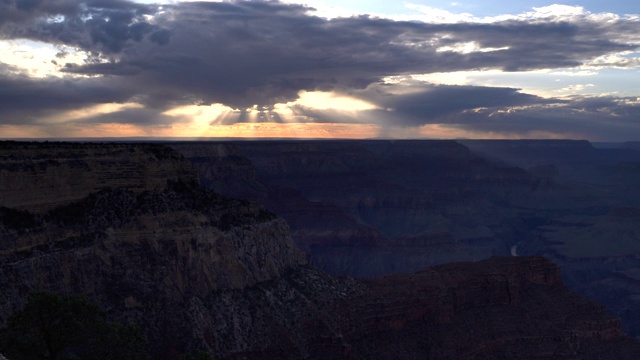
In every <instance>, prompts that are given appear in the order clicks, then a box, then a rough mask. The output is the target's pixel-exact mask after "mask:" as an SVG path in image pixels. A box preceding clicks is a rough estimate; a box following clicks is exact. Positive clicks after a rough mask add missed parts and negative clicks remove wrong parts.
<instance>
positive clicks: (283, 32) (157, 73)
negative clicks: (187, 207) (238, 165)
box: [0, 0, 640, 128]
mask: <svg viewBox="0 0 640 360" xmlns="http://www.w3.org/2000/svg"><path fill="white" fill-rule="evenodd" d="M440 15H442V16H445V15H447V14H444V13H443V14H440ZM442 16H441V17H442ZM462 20H465V21H462ZM469 21H471V22H469ZM639 22H640V21H639V20H638V19H634V18H621V17H617V18H612V17H611V16H600V17H599V16H597V14H590V13H588V12H585V11H584V10H579V9H575V8H567V7H554V8H544V9H538V10H536V11H535V12H533V13H531V14H529V15H526V16H512V17H503V18H494V19H491V20H490V21H489V20H486V21H473V19H471V20H469V16H468V15H466V14H465V15H464V16H463V17H462V18H460V21H458V22H438V23H436V22H419V21H395V20H391V19H385V18H375V17H369V16H356V17H349V18H333V19H326V18H321V17H318V16H314V13H313V11H312V9H310V8H308V7H305V6H301V5H295V4H287V3H283V2H279V1H226V2H180V3H176V4H165V5H162V6H160V5H144V4H138V3H134V2H131V1H125V0H110V1H108V0H88V1H80V0H14V1H8V0H4V1H3V0H0V38H2V39H20V38H27V39H31V40H35V41H42V42H47V43H53V44H57V45H60V46H62V45H64V46H67V47H72V48H74V49H78V50H79V51H83V52H86V54H89V55H88V57H87V59H85V61H84V63H80V64H68V65H66V66H63V68H62V69H63V73H62V74H56V75H55V76H57V78H43V79H32V78H29V77H26V76H17V75H15V74H14V73H12V72H10V71H5V72H1V71H0V86H2V89H3V90H0V109H1V110H0V115H2V116H0V119H1V120H0V122H3V123H7V122H11V123H15V124H17V123H21V122H22V123H33V122H35V121H36V119H37V118H38V117H39V116H41V115H42V114H46V113H49V112H51V111H67V110H70V109H74V108H78V109H81V108H86V107H89V106H92V105H95V104H99V103H136V104H141V106H143V108H135V109H126V110H123V111H121V112H118V113H117V114H109V115H105V114H103V115H100V116H99V117H97V118H96V119H95V120H93V121H98V122H108V121H113V122H116V123H127V122H130V123H140V124H151V123H153V122H154V118H155V119H157V120H156V121H157V122H158V123H161V124H166V123H168V122H170V121H171V120H172V119H174V120H175V117H170V116H163V115H162V114H163V113H165V112H167V111H169V110H170V109H172V108H175V107H179V106H188V105H194V104H197V105H208V104H223V105H224V106H227V107H229V108H232V109H236V110H237V111H238V114H239V115H238V116H235V117H232V118H227V119H226V120H223V121H222V120H221V121H222V123H225V124H228V123H234V122H237V121H243V120H246V119H248V118H249V114H250V113H251V112H249V111H247V110H246V109H251V108H253V106H254V105H257V108H258V109H268V110H273V108H274V106H275V105H276V104H284V103H289V102H295V101H296V99H298V97H299V94H301V91H308V92H313V91H324V92H331V93H333V94H344V95H349V96H355V97H357V98H359V99H361V100H363V101H367V102H369V103H371V104H373V107H375V108H377V109H368V110H362V111H361V115H362V114H368V115H371V116H374V117H375V119H377V120H376V121H379V122H380V123H388V124H393V125H394V126H395V125H397V126H402V127H411V126H420V125H424V124H429V123H435V122H438V121H441V122H443V123H445V124H458V123H460V124H465V126H478V127H479V128H480V127H482V126H481V125H475V124H476V122H481V120H480V115H484V116H488V115H489V114H493V113H495V114H501V113H499V112H497V111H498V110H499V109H515V108H518V107H519V109H524V108H525V107H527V106H533V107H531V108H529V110H527V111H524V110H520V111H518V112H517V113H518V114H520V115H522V116H520V117H518V118H517V119H524V115H525V114H528V116H529V118H531V116H533V115H532V114H533V113H534V112H536V111H539V112H540V113H544V114H546V110H544V109H545V108H544V106H547V105H548V104H549V103H560V101H559V100H553V99H552V100H548V99H542V98H539V97H536V96H533V95H528V94H525V93H522V92H520V91H519V90H517V89H514V88H492V87H473V86H435V85H432V84H425V83H422V84H418V83H415V84H407V83H404V84H397V85H395V86H391V85H390V84H386V83H384V82H382V79H385V78H387V77H389V76H408V75H411V74H429V73H446V72H452V71H471V70H487V69H495V70H501V71H529V70H539V69H567V68H578V67H579V66H581V65H585V64H586V65H592V66H605V65H606V64H610V63H615V64H616V66H620V67H623V66H627V67H634V66H638V62H637V61H635V60H633V59H631V60H629V61H626V60H625V59H628V57H623V58H622V59H621V57H620V56H621V55H620V54H630V53H633V52H634V51H637V49H638V47H639V46H640V35H639V34H638V32H637V28H638V25H639ZM49 60H54V61H56V62H61V61H63V60H61V59H59V58H56V59H53V58H52V59H49ZM0 61H1V58H0ZM598 64H600V65H598ZM65 74H66V75H65ZM71 75H76V77H75V78H73V79H72V77H71ZM78 75H81V76H80V77H78ZM576 101H577V100H576ZM534 105H535V106H538V107H535V106H534ZM610 105H611V108H612V109H613V108H615V107H616V106H617V107H622V108H623V109H624V111H622V112H621V113H623V114H631V113H633V111H631V110H630V109H629V108H628V105H622V104H619V103H618V104H616V103H611V104H610ZM481 108H483V109H490V110H491V111H493V112H491V113H485V112H482V111H481V112H477V113H473V110H474V109H481ZM569 108H570V107H563V108H562V109H569ZM536 109H537V110H536ZM627 110H629V111H631V112H627ZM295 111H296V112H297V113H296V115H298V116H297V117H296V119H298V120H299V121H309V122H330V121H332V122H339V121H344V122H364V121H366V120H364V119H363V118H362V117H360V116H358V115H357V114H355V115H354V114H352V116H349V117H345V116H342V118H340V114H339V113H337V112H334V113H330V111H326V109H325V110H324V111H321V110H318V109H313V108H311V107H305V106H302V105H296V106H295ZM487 111H489V110H487ZM563 111H564V110H563ZM566 111H569V110H566ZM263 112H264V111H263ZM613 113H614V112H612V114H613ZM154 114H155V117H154ZM565 115H566V114H565ZM505 116H506V115H494V118H495V117H505ZM612 116H613V115H612ZM509 118H510V119H511V118H512V117H509ZM556 118H557V116H556ZM180 119H182V118H180ZM257 119H258V121H280V122H282V121H285V120H283V119H282V118H277V117H276V116H275V115H274V116H272V117H269V116H262V117H257ZM274 119H275V120H274ZM331 119H333V120H331ZM340 119H342V120H340ZM513 119H516V118H515V117H514V118H513ZM493 120H494V119H492V121H493ZM560 120H561V119H559V121H560ZM87 121H89V120H87ZM181 121H182V120H181ZM523 121H524V120H517V121H516V122H515V123H514V124H517V125H512V126H513V127H520V128H526V126H523V125H522V123H523ZM488 123H489V124H493V123H492V122H488ZM536 123H539V124H542V123H545V124H548V126H549V127H550V128H553V124H552V123H551V122H550V121H548V122H540V121H536ZM470 124H471V125H470ZM496 124H497V123H496ZM487 126H489V125H487ZM508 126H511V125H508ZM489 127H490V126H489ZM496 128H497V125H496Z"/></svg>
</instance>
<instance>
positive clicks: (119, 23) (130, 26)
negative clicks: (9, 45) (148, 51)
mask: <svg viewBox="0 0 640 360" xmlns="http://www.w3.org/2000/svg"><path fill="white" fill-rule="evenodd" d="M155 10H156V7H153V6H146V5H141V4H136V3H133V2H130V1H124V0H88V1H79V0H2V1H1V2H0V14H1V15H0V31H1V35H2V36H1V38H26V39H31V40H38V41H44V42H50V43H54V44H65V45H70V46H78V47H81V48H83V49H86V50H92V51H100V52H108V53H118V52H120V51H122V50H123V49H124V47H125V46H126V45H127V44H129V45H130V44H131V43H135V42H139V41H141V40H142V39H143V38H144V37H145V36H146V35H148V34H151V35H152V37H153V39H154V41H155V42H156V43H166V35H165V36H162V35H158V33H160V34H162V30H163V29H161V28H159V27H157V26H155V25H152V24H149V23H148V22H147V21H146V20H145V18H144V15H148V14H151V13H153V12H154V11H155Z"/></svg>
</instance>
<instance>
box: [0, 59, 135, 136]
mask: <svg viewBox="0 0 640 360" xmlns="http://www.w3.org/2000/svg"><path fill="white" fill-rule="evenodd" d="M0 73H1V72H0ZM132 96H133V94H132V93H127V92H124V91H122V90H119V89H115V88H113V87H110V86H108V84H105V83H104V82H102V81H97V79H94V80H83V81H73V80H61V79H37V80H33V79H29V78H26V77H24V76H5V77H0V109H2V110H0V124H16V125H20V124H35V123H38V120H39V119H40V118H41V117H44V116H50V115H52V114H55V113H56V112H61V111H68V110H75V109H79V108H83V107H86V106H90V105H97V104H102V103H111V102H126V101H127V99H129V98H131V97H132Z"/></svg>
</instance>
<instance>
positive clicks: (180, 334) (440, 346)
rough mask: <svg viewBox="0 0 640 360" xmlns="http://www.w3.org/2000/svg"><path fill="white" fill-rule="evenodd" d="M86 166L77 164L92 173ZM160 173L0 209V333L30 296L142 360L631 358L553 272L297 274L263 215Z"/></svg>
mask: <svg viewBox="0 0 640 360" xmlns="http://www.w3.org/2000/svg"><path fill="white" fill-rule="evenodd" d="M3 145H5V146H8V145H6V144H3ZM12 145H18V146H22V144H12ZM49 145H50V144H47V146H49ZM29 146H33V145H29ZM82 146H88V147H90V148H92V149H94V150H92V151H96V150H95V149H96V148H97V149H100V150H99V151H98V153H99V154H100V153H105V152H107V153H109V152H113V151H116V150H117V151H125V152H134V153H135V152H140V155H141V157H142V158H143V159H154V158H155V159H158V157H156V156H155V155H153V154H154V153H155V152H157V151H158V150H161V151H162V152H163V153H164V154H166V156H167V159H168V162H169V163H170V164H171V168H173V169H174V171H180V172H187V173H189V166H188V164H187V163H186V161H185V160H184V159H183V158H182V157H181V156H179V155H177V153H176V152H174V151H172V150H171V149H168V148H160V147H155V146H150V147H149V146H147V145H144V146H139V145H107V144H102V145H95V144H83V145H80V144H74V145H73V146H71V148H72V149H73V151H74V152H78V151H79V149H81V148H82ZM112 147H113V148H112ZM128 147H131V148H133V150H128ZM62 148H63V149H64V148H65V147H64V146H63V147H62ZM56 151H58V150H55V149H50V152H52V153H53V152H56ZM62 152H64V151H62ZM85 156H86V158H83V157H79V159H78V160H79V161H80V162H84V163H92V162H93V161H94V159H93V156H94V155H92V153H89V154H88V155H85ZM59 157H60V158H62V156H59ZM98 157H99V156H98ZM129 161H132V160H129ZM154 161H155V160H154ZM152 163H153V161H152ZM13 164H14V165H12V166H13V168H12V169H13V170H12V171H14V172H18V173H19V170H20V168H19V166H17V165H15V164H16V163H15V162H14V163H13ZM25 164H27V165H26V167H27V168H29V166H31V164H32V161H31V160H26V161H25ZM125 165H126V161H124V160H122V163H121V164H119V166H118V167H113V168H112V169H121V168H122V166H125ZM156 165H160V164H156ZM156 165H153V164H151V165H150V166H151V167H152V168H154V166H156ZM167 166H168V165H167ZM125 167H126V166H125ZM178 169H179V170H178ZM86 171H87V172H89V173H90V172H92V171H94V170H92V168H89V169H87V170H86ZM72 172H73V170H72ZM144 172H145V171H144V167H143V171H142V173H144ZM40 174H41V175H40V176H45V175H43V174H50V173H47V172H43V173H40ZM157 174H159V173H157ZM165 174H166V177H165V178H160V177H159V175H157V177H156V178H155V180H154V181H156V183H158V184H162V185H158V186H155V185H154V186H152V187H150V188H142V187H140V186H138V185H133V184H140V183H139V180H138V179H139V176H131V177H130V179H131V181H130V182H128V181H119V182H117V183H116V185H112V186H109V187H102V186H101V187H100V188H99V189H98V188H96V187H95V186H94V185H91V184H92V183H93V179H95V178H96V177H97V176H98V175H92V174H84V176H85V177H84V178H83V179H92V180H90V181H89V184H83V187H84V188H85V189H88V188H90V187H91V186H93V188H94V189H95V190H93V191H92V192H89V193H88V194H87V195H85V196H83V197H81V198H79V199H77V200H71V198H66V199H65V200H64V201H62V202H60V203H57V204H56V205H55V206H54V205H52V204H53V203H54V201H53V200H55V198H54V197H50V198H49V199H47V201H44V202H42V203H46V204H48V205H47V206H46V207H41V206H39V205H38V206H34V207H33V209H34V211H29V210H25V206H24V205H22V204H21V205H18V206H10V205H12V204H13V203H9V202H7V203H0V206H2V208H1V209H0V288H1V289H2V291H1V292H0V326H1V325H2V324H3V323H4V322H5V321H6V319H7V317H8V316H9V315H10V314H11V313H12V312H13V311H14V310H16V309H17V308H19V307H20V306H21V305H22V304H23V303H24V301H25V298H26V296H27V295H28V293H29V292H31V291H36V290H38V291H50V292H57V293H66V294H78V293H80V294H86V295H88V296H89V298H90V299H92V300H93V301H96V302H98V303H99V304H100V306H101V307H102V308H103V309H104V311H105V313H106V314H107V316H108V317H109V318H110V319H112V320H115V321H118V322H124V323H134V324H137V325H138V326H140V327H141V328H142V329H143V330H144V332H145V334H146V335H147V339H148V341H149V350H150V354H151V357H152V358H154V359H178V358H180V356H181V355H183V354H186V353H195V352H197V351H205V352H207V353H209V354H211V355H213V356H215V358H220V359H256V358H259V359H301V358H308V359H365V358H366V359H389V358H394V359H415V358H434V359H453V358H468V359H473V358H495V357H503V358H544V357H547V358H568V359H573V358H575V359H577V358H580V359H599V358H611V357H613V358H618V359H636V358H637V357H638V356H640V344H639V343H638V342H637V341H635V340H633V339H630V338H628V337H626V336H624V334H623V333H622V331H621V330H620V326H619V321H618V320H617V319H616V318H615V317H613V316H611V315H610V314H609V313H608V312H607V311H606V310H604V309H603V308H602V307H601V306H598V305H596V304H594V303H592V302H590V301H588V300H585V299H584V298H581V297H579V296H577V295H575V294H574V293H572V292H570V291H569V290H567V289H566V288H565V287H564V286H563V285H562V282H561V281H560V277H559V268H558V267H557V266H556V265H554V264H552V263H551V262H549V261H547V260H545V259H543V258H539V257H521V258H492V259H490V260H486V261H482V262H477V263H458V264H450V265H443V266H438V267H433V268H429V269H426V270H423V271H421V272H418V273H415V274H396V275H392V276H388V277H383V278H377V279H370V280H366V281H365V280H355V279H353V278H348V277H333V276H330V275H327V274H326V273H323V272H321V271H319V270H316V269H314V268H312V267H309V266H306V265H305V259H304V256H303V255H302V253H301V252H300V251H299V250H298V249H297V248H296V247H295V246H294V244H293V242H292V239H291V237H290V235H289V232H288V227H287V225H286V224H285V223H284V222H283V221H282V220H280V219H279V218H277V217H276V216H275V215H274V214H273V213H271V212H269V211H266V210H265V209H264V208H262V207H261V206H258V205H256V204H254V203H250V202H247V201H244V200H230V199H227V198H224V197H222V196H220V195H217V194H215V193H213V192H211V191H208V190H204V189H203V188H201V187H200V186H199V185H198V184H197V183H194V182H193V181H189V178H187V179H186V180H183V179H181V178H180V176H181V175H180V174H176V173H171V172H168V173H165ZM48 176H49V175H46V176H45V177H48ZM60 176H61V177H60V178H59V179H69V176H68V174H66V175H65V174H64V173H63V174H62V175H60ZM101 176H105V177H106V178H112V177H115V176H116V175H107V174H103V175H101ZM52 181H54V180H53V179H39V180H37V181H36V183H39V184H44V183H50V182H52ZM69 181H71V180H69ZM62 186H64V184H62ZM8 198H10V199H14V198H18V196H15V197H8ZM11 201H15V200H11ZM51 206H53V207H52V208H50V209H49V210H44V209H45V208H48V207H51ZM452 243H453V244H455V240H452V238H451V236H450V234H440V235H437V234H433V235H429V236H427V235H423V236H414V237H407V238H402V239H401V241H399V244H398V245H399V246H403V247H408V248H411V247H412V246H421V245H424V244H452ZM0 351H2V352H3V353H5V354H7V353H6V352H5V351H4V349H0Z"/></svg>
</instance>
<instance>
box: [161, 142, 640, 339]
mask: <svg viewBox="0 0 640 360" xmlns="http://www.w3.org/2000/svg"><path fill="white" fill-rule="evenodd" d="M169 145H170V146H172V147H174V148H175V149H176V150H178V151H179V152H180V153H182V154H183V155H184V156H185V157H186V158H187V159H189V160H190V161H191V162H192V164H193V166H194V170H195V171H196V172H197V173H198V176H199V178H200V180H201V182H202V184H203V185H204V186H206V187H209V188H211V189H214V190H215V191H216V192H219V193H221V194H225V195H227V196H231V197H238V198H244V199H251V200H253V201H256V202H259V203H262V204H264V205H265V206H266V207H267V208H268V209H269V210H271V211H273V212H275V213H277V214H278V215H279V216H281V217H282V218H284V219H285V220H286V221H287V223H288V224H289V226H290V227H291V236H292V238H293V240H294V242H295V243H296V244H297V245H298V246H299V247H300V248H301V249H303V250H304V251H305V253H306V254H307V259H308V261H309V262H310V264H312V265H314V266H317V267H318V268H320V269H322V270H324V271H327V272H328V273H330V274H334V275H349V276H354V277H371V276H380V275H385V274H390V273H394V272H412V271H417V270H420V269H422V268H423V267H426V266H432V265H438V264H443V263H448V262H455V261H477V260H481V259H486V258H489V257H491V256H512V255H514V254H515V255H530V256H545V257H547V258H549V259H551V260H552V261H554V262H555V263H557V264H559V265H560V266H561V268H562V269H563V279H564V281H566V283H567V284H568V286H569V287H571V288H572V289H574V290H577V291H579V292H580V293H582V294H584V295H587V296H589V297H591V298H593V299H596V300H597V301H599V302H601V303H603V304H605V305H606V306H608V307H609V308H610V309H612V310H613V311H614V312H615V314H616V315H617V316H619V317H621V318H622V320H623V325H624V328H625V330H626V331H629V332H631V333H632V334H635V335H636V336H637V335H640V328H639V327H638V325H637V324H640V322H639V321H637V320H638V319H640V314H639V313H638V312H639V311H640V303H638V300H637V299H639V298H640V297H639V295H640V282H639V281H640V277H638V276H637V273H639V272H640V268H638V266H637V263H638V261H637V260H638V258H639V256H640V252H638V245H637V244H640V238H639V237H638V234H640V231H639V228H638V225H637V224H638V223H639V222H638V221H636V220H637V219H636V218H635V217H634V216H633V215H632V214H635V213H637V212H638V209H640V190H639V188H638V187H637V184H638V181H640V170H638V169H640V167H639V165H640V152H639V151H638V150H637V146H635V145H637V144H634V143H626V144H606V146H594V144H591V143H589V142H588V141H579V140H460V141H452V140H422V141H420V140H361V141H339V140H336V141H322V140H318V141H298V140H289V141H286V140H282V141H233V142H231V141H227V142H220V143H215V144H211V143H206V142H203V143H191V142H181V143H171V144H169ZM211 148H215V151H213V150H209V149H211ZM221 178H224V179H225V180H224V182H221V181H220V180H214V179H221Z"/></svg>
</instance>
